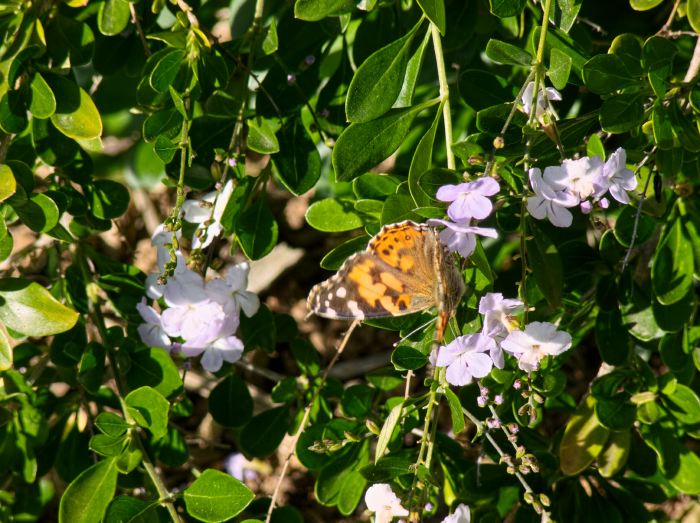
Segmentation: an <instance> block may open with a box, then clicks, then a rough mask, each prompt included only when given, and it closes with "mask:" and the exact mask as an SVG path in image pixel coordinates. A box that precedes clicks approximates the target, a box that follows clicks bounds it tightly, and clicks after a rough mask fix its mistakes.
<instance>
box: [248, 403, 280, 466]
mask: <svg viewBox="0 0 700 523" xmlns="http://www.w3.org/2000/svg"><path fill="white" fill-rule="evenodd" d="M288 425H289V407H287V406H286V405H283V406H281V407H274V408H271V409H268V410H266V411H263V412H261V413H260V414H257V415H256V416H253V419H251V420H250V421H249V422H248V423H247V424H246V425H245V426H244V427H243V429H242V430H241V434H240V438H239V443H240V445H241V450H243V452H245V453H246V454H250V455H251V456H255V457H256V458H264V457H266V456H269V455H270V454H272V453H273V452H274V451H275V450H276V449H277V447H278V446H279V444H280V443H281V441H282V439H283V438H284V435H285V433H286V432H287V427H288Z"/></svg>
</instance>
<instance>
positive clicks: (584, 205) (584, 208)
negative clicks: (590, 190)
mask: <svg viewBox="0 0 700 523" xmlns="http://www.w3.org/2000/svg"><path fill="white" fill-rule="evenodd" d="M580 209H581V212H582V213H583V214H590V213H591V211H592V210H593V204H592V203H591V202H590V201H589V200H586V201H585V202H581V206H580Z"/></svg>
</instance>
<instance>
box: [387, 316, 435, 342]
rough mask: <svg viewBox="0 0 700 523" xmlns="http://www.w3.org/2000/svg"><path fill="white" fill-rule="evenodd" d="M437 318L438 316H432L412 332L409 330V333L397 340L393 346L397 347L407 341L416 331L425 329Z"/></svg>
mask: <svg viewBox="0 0 700 523" xmlns="http://www.w3.org/2000/svg"><path fill="white" fill-rule="evenodd" d="M435 319H436V318H430V319H429V320H428V321H427V322H425V323H424V324H423V325H420V326H418V327H416V328H415V329H413V330H412V331H411V332H409V333H408V334H406V335H405V336H404V337H403V338H401V339H400V340H399V341H397V342H396V343H394V345H393V346H394V347H397V346H398V345H399V344H401V343H403V342H404V341H406V340H407V339H408V338H410V337H411V336H413V335H414V334H415V333H416V332H418V331H419V330H421V329H424V328H425V327H427V326H428V325H430V324H431V323H432V322H434V321H435Z"/></svg>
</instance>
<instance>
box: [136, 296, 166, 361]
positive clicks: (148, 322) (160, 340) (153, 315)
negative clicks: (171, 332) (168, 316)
mask: <svg viewBox="0 0 700 523" xmlns="http://www.w3.org/2000/svg"><path fill="white" fill-rule="evenodd" d="M136 310H137V311H138V312H139V314H140V315H141V317H142V318H143V321H144V322H145V323H142V324H141V325H139V326H138V327H137V329H136V330H137V331H138V333H139V336H141V341H143V342H144V343H145V344H146V345H148V346H149V347H160V348H162V349H169V348H170V347H171V345H172V343H171V341H170V338H169V337H168V335H167V334H166V333H165V331H164V330H163V324H162V322H161V317H160V315H159V314H158V313H157V312H156V310H155V309H154V308H153V307H150V306H148V305H146V299H145V298H144V299H143V300H142V301H141V303H137V304H136Z"/></svg>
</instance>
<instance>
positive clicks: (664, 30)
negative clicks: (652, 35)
mask: <svg viewBox="0 0 700 523" xmlns="http://www.w3.org/2000/svg"><path fill="white" fill-rule="evenodd" d="M680 3H681V0H676V1H675V2H674V3H673V7H672V8H671V13H670V14H669V15H668V18H667V19H666V23H665V24H664V25H663V26H661V29H659V32H658V33H656V34H665V33H667V32H668V30H669V29H671V25H672V24H673V19H674V18H675V17H676V11H677V10H678V6H679V5H680Z"/></svg>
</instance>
